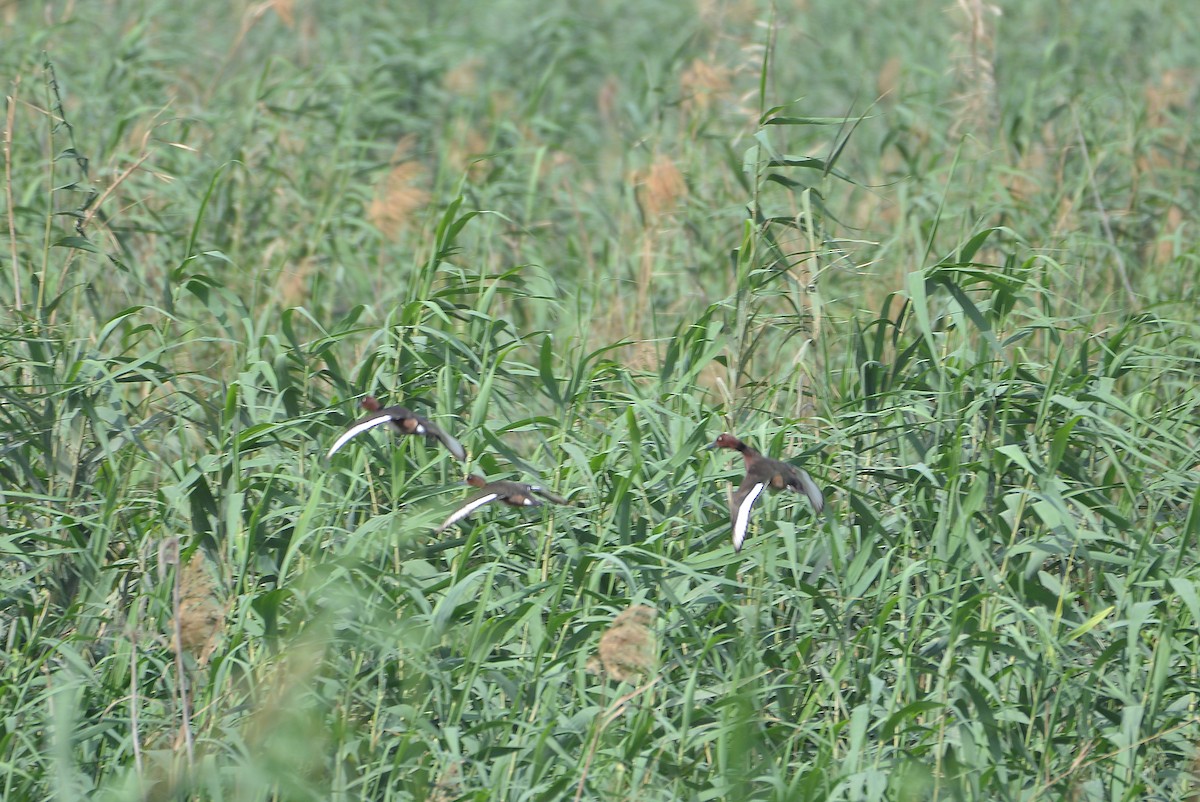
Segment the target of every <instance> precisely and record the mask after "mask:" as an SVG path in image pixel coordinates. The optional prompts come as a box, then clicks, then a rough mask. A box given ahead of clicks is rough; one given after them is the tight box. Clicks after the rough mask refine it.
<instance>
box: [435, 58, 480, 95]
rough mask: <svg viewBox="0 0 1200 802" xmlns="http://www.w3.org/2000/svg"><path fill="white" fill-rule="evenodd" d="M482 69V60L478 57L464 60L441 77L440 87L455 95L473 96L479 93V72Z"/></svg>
mask: <svg viewBox="0 0 1200 802" xmlns="http://www.w3.org/2000/svg"><path fill="white" fill-rule="evenodd" d="M482 67H483V59H481V58H479V57H478V56H471V57H469V58H467V59H464V60H463V61H460V62H459V63H458V64H455V65H454V66H453V67H451V68H450V69H448V70H446V72H445V73H444V74H443V75H442V87H443V88H444V89H445V90H446V91H447V92H453V93H454V94H456V95H462V96H464V97H467V96H474V95H475V93H476V92H478V91H479V70H480V69H481V68H482Z"/></svg>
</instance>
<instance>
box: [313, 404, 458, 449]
mask: <svg viewBox="0 0 1200 802" xmlns="http://www.w3.org/2000/svg"><path fill="white" fill-rule="evenodd" d="M361 406H362V408H363V409H365V410H367V412H369V413H370V414H369V415H367V416H366V417H364V418H359V419H358V420H356V421H355V422H354V423H352V424H351V425H350V427H349V428H348V429H346V431H344V432H342V434H341V435H340V436H339V437H338V439H337V440H335V441H334V442H333V445H332V446H330V448H329V453H328V454H326V455H325V459H329V458H330V457H332V456H333V455H334V454H336V453H337V451H338V449H340V448H341V447H342V446H344V445H346V443H348V442H349V441H350V439H351V438H353V437H355V436H357V435H360V434H362V433H363V432H365V431H366V430H367V429H373V428H375V427H376V426H383V425H384V424H390V427H391V428H392V429H393V430H394V431H397V432H399V433H400V434H422V435H425V438H426V439H428V440H437V441H438V442H440V443H441V444H442V445H444V446H445V447H446V450H447V451H449V452H450V453H451V454H453V455H454V458H455V459H457V460H465V459H466V458H467V452H466V449H464V448H463V447H462V443H460V442H458V441H457V440H455V439H454V438H453V437H451V436H450V435H448V434H446V433H445V432H444V431H442V430H441V428H440V427H439V426H438V425H437V424H436V423H433V422H432V421H430V420H429V419H428V418H424V417H422V416H420V415H418V414H416V413H415V412H412V411H410V410H408V409H406V408H404V407H380V405H379V401H378V400H377V399H376V398H375V396H372V395H369V396H367V397H365V398H364V399H363V400H362V403H361Z"/></svg>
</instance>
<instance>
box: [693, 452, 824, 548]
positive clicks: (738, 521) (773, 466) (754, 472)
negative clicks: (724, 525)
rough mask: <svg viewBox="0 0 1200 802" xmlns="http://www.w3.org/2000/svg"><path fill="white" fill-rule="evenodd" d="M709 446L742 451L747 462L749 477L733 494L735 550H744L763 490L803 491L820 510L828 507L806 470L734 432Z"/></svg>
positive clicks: (732, 516) (732, 515)
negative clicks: (763, 451) (772, 455)
mask: <svg viewBox="0 0 1200 802" xmlns="http://www.w3.org/2000/svg"><path fill="white" fill-rule="evenodd" d="M709 448H731V449H733V450H734V451H740V452H741V454H742V458H743V459H745V461H746V478H745V479H743V480H742V483H741V484H740V485H738V489H737V492H735V493H734V494H733V502H732V505H731V508H730V510H729V515H730V518H731V519H732V521H733V549H734V551H741V550H742V543H743V542H745V540H746V532H747V530H748V529H749V528H750V508H751V507H753V506H754V502H755V501H757V500H758V497H759V496H761V495H762V492H763V490H766V489H767V488H770V489H771V490H772V491H778V490H782V489H784V488H785V487H786V488H789V489H791V490H795V491H796V492H797V493H803V494H804V495H805V496H806V497H807V498H808V501H809V503H810V504H812V505H813V509H814V510H816V511H817V512H820V511H821V510H823V509H825V496H824V495H822V494H821V488H819V487H817V483H816V482H814V481H813V480H812V477H811V476H809V475H808V474H807V473H806V472H805V471H804V470H803V469H801V468H797V467H796V466H794V465H790V464H788V463H786V462H783V461H781V460H777V459H771V458H770V457H764V456H763V455H762V454H759V453H758V452H757V451H755V450H754V449H753V448H751V447H750V446H748V445H746V444H745V443H743V442H742V441H741V440H739V439H737V438H736V437H734V436H733V435H731V434H722V435H721V436H720V437H718V438H717V440H716V442H714V443H713V444H712V445H710V446H709Z"/></svg>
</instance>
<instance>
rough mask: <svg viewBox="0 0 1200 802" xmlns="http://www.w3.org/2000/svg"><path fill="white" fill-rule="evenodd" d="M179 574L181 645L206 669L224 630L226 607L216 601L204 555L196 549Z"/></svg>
mask: <svg viewBox="0 0 1200 802" xmlns="http://www.w3.org/2000/svg"><path fill="white" fill-rule="evenodd" d="M179 570H180V576H179V611H178V615H179V627H178V629H177V630H176V632H177V633H178V637H179V645H180V646H182V647H183V650H184V651H186V652H187V653H189V654H190V655H192V657H193V658H194V659H195V660H196V662H197V663H198V664H200V665H205V664H206V663H207V662H208V658H209V657H210V656H211V655H212V652H213V650H214V649H215V648H216V644H217V639H218V637H219V636H220V634H221V633H222V632H223V631H224V629H225V605H224V604H223V603H222V602H221V600H220V599H219V598H218V597H217V593H216V587H215V583H214V582H213V578H212V574H211V573H209V570H208V565H207V563H206V561H205V559H204V554H203V552H201V551H200V550H199V549H197V550H196V551H195V552H193V553H192V558H191V559H190V560H188V562H187V565H184V566H183V567H182V568H180V569H179Z"/></svg>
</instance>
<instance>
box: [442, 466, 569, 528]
mask: <svg viewBox="0 0 1200 802" xmlns="http://www.w3.org/2000/svg"><path fill="white" fill-rule="evenodd" d="M467 484H469V485H471V486H472V487H478V488H479V492H478V493H476V494H475V495H473V496H471V497H470V498H469V499H467V500H466V502H465V503H464V504H463V505H462V506H461V507H459V508H458V509H457V510H455V511H454V512H452V513H450V517H449V518H447V519H446V520H445V521H443V522H442V525H441V526H439V527H438V528H437V529H435V530H434V531H435V532H441V531H443V530H445V529H449V528H450V527H451V526H453V525H454V524H456V523H458V522H459V521H461V520H462V519H463V518H466V517H467V516H468V515H470V514H471V513H473V512H475V510H477V509H479V508H480V507H482V506H484V505H485V504H491V503H492V502H493V501H500V502H503V503H505V504H508V505H509V506H511V507H540V506H542V502H541V500H539V499H538V498H537V496H541V497H542V498H544V499H546V500H547V501H550V502H552V503H554V504H566V503H567V500H566V499H565V498H563V497H562V496H558V495H555V494H554V493H551V492H550V491H549V490H547V489H546V488H544V487H538V486H537V485H527V484H525V483H524V482H506V481H497V482H489V481H488V480H486V479H484V478H483V477H482V476H479V475H477V474H471V475H470V476H468V477H467Z"/></svg>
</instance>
